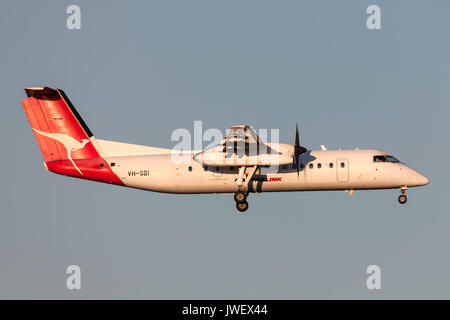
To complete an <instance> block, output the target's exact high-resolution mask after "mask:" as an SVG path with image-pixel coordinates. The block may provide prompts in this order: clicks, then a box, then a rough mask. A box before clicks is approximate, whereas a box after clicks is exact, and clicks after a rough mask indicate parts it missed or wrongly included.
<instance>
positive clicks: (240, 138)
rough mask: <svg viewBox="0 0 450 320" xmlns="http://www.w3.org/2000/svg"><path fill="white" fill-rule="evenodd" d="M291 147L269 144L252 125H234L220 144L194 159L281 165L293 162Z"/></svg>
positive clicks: (223, 163)
mask: <svg viewBox="0 0 450 320" xmlns="http://www.w3.org/2000/svg"><path fill="white" fill-rule="evenodd" d="M280 146H281V148H280ZM281 149H282V150H281ZM291 149H292V146H289V147H286V145H281V144H277V146H275V147H274V146H272V145H270V146H269V145H268V144H266V143H264V142H263V141H262V140H261V139H260V138H259V137H258V135H257V134H256V133H255V131H254V130H253V128H252V127H251V126H247V125H242V126H233V127H231V128H230V129H229V130H228V133H227V135H226V136H225V138H224V139H223V140H222V142H221V144H220V145H217V146H215V147H213V148H211V149H208V150H204V151H202V152H199V153H197V154H196V155H195V156H194V160H195V161H197V162H199V163H202V164H204V165H213V166H271V165H276V164H277V165H281V164H289V163H292V159H293V158H292V152H290V151H291ZM283 151H284V152H283Z"/></svg>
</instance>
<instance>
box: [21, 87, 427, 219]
mask: <svg viewBox="0 0 450 320" xmlns="http://www.w3.org/2000/svg"><path fill="white" fill-rule="evenodd" d="M25 92H26V94H27V96H28V98H27V99H25V100H23V101H22V106H23V108H24V110H25V114H26V116H27V117H28V120H29V122H30V125H31V128H32V131H33V133H34V135H35V138H36V140H37V142H38V145H39V147H40V150H41V152H42V155H43V157H44V166H45V168H46V169H47V170H48V171H51V172H54V173H57V174H60V175H64V176H70V177H74V178H80V179H87V180H93V181H97V182H103V183H109V184H114V185H118V186H123V187H130V188H137V189H143V190H149V191H155V192H163V193H178V194H181V193H183V194H198V193H232V194H234V201H235V203H236V208H237V210H238V211H240V212H245V211H246V210H247V209H248V202H247V198H248V196H249V194H251V193H262V192H282V191H331V190H345V191H348V192H349V193H350V194H353V193H354V192H355V190H370V189H400V191H401V194H400V195H399V197H398V202H399V203H400V204H405V203H406V201H407V197H406V190H407V189H408V188H410V187H419V186H424V185H426V184H428V183H429V180H428V178H427V177H425V176H424V175H422V174H421V173H419V172H418V171H416V170H414V169H412V168H410V167H409V166H407V165H406V164H405V163H403V162H400V161H399V160H397V159H396V158H395V157H394V156H392V155H391V154H389V153H386V152H384V151H380V150H373V149H365V150H363V149H354V150H341V149H339V150H327V149H326V147H325V146H323V145H322V146H321V150H308V149H307V148H305V147H303V146H301V145H300V136H299V131H298V125H297V127H296V132H295V142H294V144H293V145H292V144H285V143H269V142H264V141H262V140H261V139H260V138H259V137H258V135H257V134H256V133H255V130H254V129H253V128H252V127H251V126H248V125H238V126H232V127H231V128H230V130H229V131H228V133H227V134H226V136H225V137H224V139H223V140H222V142H221V143H220V144H218V145H216V146H214V147H212V148H209V149H207V150H200V151H195V150H192V151H180V150H178V151H176V150H175V151H174V150H173V149H165V148H157V147H150V146H142V145H136V144H129V143H123V142H116V141H109V140H102V139H96V138H95V137H94V135H93V134H92V131H91V130H90V129H89V128H88V126H87V125H86V123H85V122H84V121H83V119H82V118H81V116H80V114H79V113H78V112H77V110H76V109H75V107H74V106H73V104H72V103H71V102H70V100H69V98H68V97H67V95H66V94H65V93H64V91H63V90H61V89H52V88H49V87H35V88H25ZM174 155H175V156H182V157H183V159H184V161H183V162H181V163H179V161H174V159H175V158H174Z"/></svg>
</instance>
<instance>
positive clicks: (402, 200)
mask: <svg viewBox="0 0 450 320" xmlns="http://www.w3.org/2000/svg"><path fill="white" fill-rule="evenodd" d="M400 189H401V192H402V194H401V195H399V196H398V202H399V203H400V204H405V203H406V201H408V198H407V197H406V189H407V188H406V187H402V188H400Z"/></svg>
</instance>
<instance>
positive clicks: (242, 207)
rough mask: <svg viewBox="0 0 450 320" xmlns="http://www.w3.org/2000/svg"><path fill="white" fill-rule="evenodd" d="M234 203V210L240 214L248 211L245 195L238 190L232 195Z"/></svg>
mask: <svg viewBox="0 0 450 320" xmlns="http://www.w3.org/2000/svg"><path fill="white" fill-rule="evenodd" d="M234 201H236V209H238V211H240V212H245V211H247V209H248V202H247V194H246V193H245V192H244V191H242V190H239V191H237V192H236V193H235V194H234Z"/></svg>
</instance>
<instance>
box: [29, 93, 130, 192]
mask: <svg viewBox="0 0 450 320" xmlns="http://www.w3.org/2000/svg"><path fill="white" fill-rule="evenodd" d="M25 92H26V94H27V96H28V99H25V100H23V101H22V105H23V108H24V110H25V113H26V115H27V117H28V120H29V121H30V125H31V128H32V129H33V133H34V135H35V137H36V140H37V142H38V144H39V148H40V149H41V152H42V155H43V156H44V160H45V162H46V165H47V168H48V169H49V170H50V171H53V172H56V173H59V174H64V175H69V176H73V177H78V178H84V179H90V180H96V181H101V182H109V183H115V184H121V185H122V182H121V181H120V179H119V178H118V177H117V176H116V175H115V174H114V173H113V171H112V170H111V168H110V166H109V165H108V163H107V162H106V161H105V160H104V159H102V158H101V156H100V154H99V153H98V151H97V150H96V148H95V147H94V145H93V144H92V141H93V139H94V137H93V135H92V132H91V130H89V128H88V127H87V125H86V123H85V122H84V121H83V119H82V118H81V117H80V115H79V114H78V112H77V110H76V109H75V107H74V106H73V105H72V103H71V102H70V100H69V99H68V98H67V96H66V94H65V93H64V92H63V91H62V90H60V89H51V88H47V87H45V88H27V89H25Z"/></svg>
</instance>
